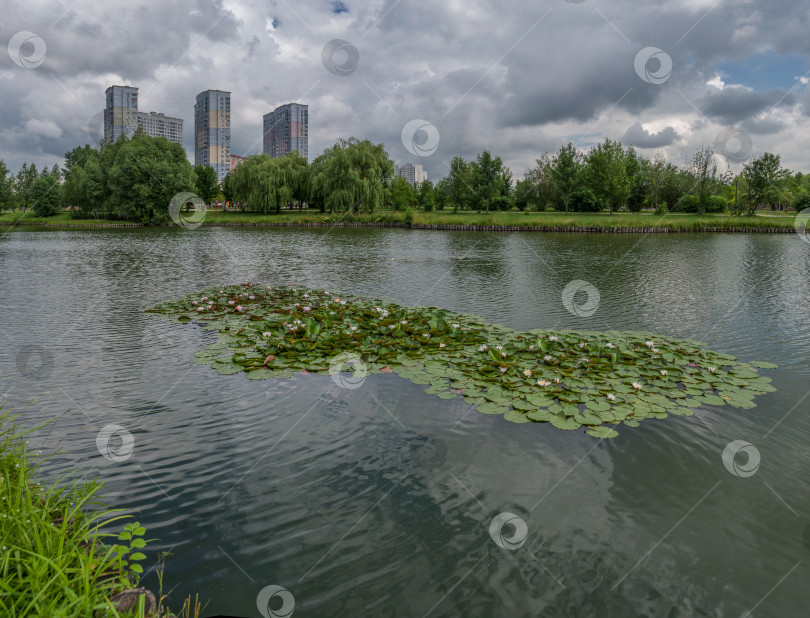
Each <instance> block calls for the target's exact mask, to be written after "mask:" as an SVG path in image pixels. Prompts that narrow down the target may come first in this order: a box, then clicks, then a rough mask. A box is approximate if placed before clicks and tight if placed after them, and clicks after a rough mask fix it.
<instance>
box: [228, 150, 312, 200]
mask: <svg viewBox="0 0 810 618" xmlns="http://www.w3.org/2000/svg"><path fill="white" fill-rule="evenodd" d="M307 172H308V166H307V160H306V159H304V157H302V156H301V155H300V154H298V153H297V152H293V153H290V154H288V155H285V156H283V157H276V158H271V157H269V156H268V155H266V154H261V155H254V156H252V157H248V159H247V160H246V161H245V162H244V163H242V164H241V165H240V166H238V167H237V168H236V169H235V170H234V172H233V181H232V182H233V189H232V190H233V198H234V199H235V200H236V201H239V202H247V204H248V205H249V207H250V209H251V210H253V211H257V212H262V213H265V212H271V211H274V210H275V211H276V212H277V213H278V212H281V208H282V207H285V208H286V207H289V206H292V205H293V204H295V203H296V202H298V204H299V205H300V204H301V203H302V202H303V197H304V189H305V188H306V186H307Z"/></svg>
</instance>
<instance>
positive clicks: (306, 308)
mask: <svg viewBox="0 0 810 618" xmlns="http://www.w3.org/2000/svg"><path fill="white" fill-rule="evenodd" d="M302 309H303V310H304V311H312V307H302Z"/></svg>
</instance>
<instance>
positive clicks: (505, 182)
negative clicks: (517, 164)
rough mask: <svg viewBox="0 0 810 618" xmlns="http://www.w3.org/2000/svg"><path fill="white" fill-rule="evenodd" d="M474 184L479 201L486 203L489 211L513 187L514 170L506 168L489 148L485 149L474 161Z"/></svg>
mask: <svg viewBox="0 0 810 618" xmlns="http://www.w3.org/2000/svg"><path fill="white" fill-rule="evenodd" d="M471 176H472V180H473V182H472V186H473V189H474V190H475V194H476V196H477V197H478V199H479V201H483V202H484V203H485V204H486V209H487V212H489V208H490V205H491V204H492V203H493V201H495V202H500V198H502V197H503V196H504V193H505V192H506V195H508V190H509V189H510V188H511V180H512V172H511V171H509V169H508V168H505V167H504V165H503V161H502V160H501V158H500V157H493V156H492V154H491V153H490V152H489V150H485V151H484V152H482V153H481V154H480V155H478V157H476V159H475V161H473V163H472V174H471Z"/></svg>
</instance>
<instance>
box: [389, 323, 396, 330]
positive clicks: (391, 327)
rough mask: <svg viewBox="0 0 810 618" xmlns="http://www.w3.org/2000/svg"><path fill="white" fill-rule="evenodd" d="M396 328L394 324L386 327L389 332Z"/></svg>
mask: <svg viewBox="0 0 810 618" xmlns="http://www.w3.org/2000/svg"><path fill="white" fill-rule="evenodd" d="M396 327H397V325H396V324H389V325H388V328H390V329H391V330H394V329H395V328H396Z"/></svg>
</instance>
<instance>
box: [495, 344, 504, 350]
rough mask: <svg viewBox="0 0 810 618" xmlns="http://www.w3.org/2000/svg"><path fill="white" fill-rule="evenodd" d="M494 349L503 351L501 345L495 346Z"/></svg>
mask: <svg viewBox="0 0 810 618" xmlns="http://www.w3.org/2000/svg"><path fill="white" fill-rule="evenodd" d="M495 349H496V350H503V346H502V345H496V346H495Z"/></svg>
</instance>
